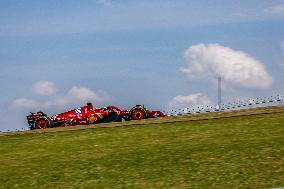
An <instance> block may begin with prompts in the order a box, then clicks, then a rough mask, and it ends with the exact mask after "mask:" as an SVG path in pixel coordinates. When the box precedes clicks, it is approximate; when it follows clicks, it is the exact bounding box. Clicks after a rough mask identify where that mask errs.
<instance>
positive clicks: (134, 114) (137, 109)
mask: <svg viewBox="0 0 284 189" xmlns="http://www.w3.org/2000/svg"><path fill="white" fill-rule="evenodd" d="M129 113H130V117H131V119H132V120H141V119H147V118H148V114H147V109H146V108H145V107H144V106H140V105H137V106H134V107H133V108H132V109H131V110H130V112H129Z"/></svg>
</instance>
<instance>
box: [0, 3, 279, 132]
mask: <svg viewBox="0 0 284 189" xmlns="http://www.w3.org/2000/svg"><path fill="white" fill-rule="evenodd" d="M0 58H1V59H0V85H1V93H0V97H1V98H0V107H1V110H0V113H1V114H2V117H1V119H0V129H1V130H4V129H5V130H7V129H15V128H22V127H24V126H25V125H26V122H25V117H24V116H25V115H26V114H27V113H28V112H29V111H36V110H39V109H40V110H44V111H46V112H47V113H48V114H53V113H56V112H61V111H64V110H66V109H67V108H71V107H76V106H78V105H80V104H82V103H84V102H85V101H87V100H93V101H94V104H95V105H97V106H105V105H108V104H115V105H118V106H121V107H123V108H129V107H131V106H133V105H135V104H136V103H143V104H146V105H147V106H148V107H151V108H157V109H167V108H172V107H169V106H173V107H181V106H182V105H184V106H191V105H196V104H201V105H202V104H204V105H206V104H212V105H214V104H215V103H216V98H217V94H216V82H215V79H214V78H215V76H216V73H217V72H218V73H219V74H221V75H222V76H223V77H224V79H223V80H224V89H223V96H224V101H225V100H226V99H234V98H236V99H237V98H243V97H247V98H250V97H258V96H270V95H276V94H283V93H284V87H283V82H284V75H283V71H284V66H283V65H284V1H283V0H274V1H272V0H250V1H233V0H232V1H228V0H213V1H205V0H199V1H185V0H184V1H182V0H179V1H167V0H163V1H161V0H157V1H146V0H145V1H143V0H140V1H127V0H125V1H123V0H117V1H115V0H85V1H75V0H74V1H72V0H68V1H58V0H56V1H55V0H54V1H52V0H51V1H29V0H27V1H20V0H18V1H17V0H9V1H8V0H7V1H4V0H0ZM231 63H232V64H231ZM183 68H185V69H184V70H187V72H186V71H183ZM217 68H218V69H217ZM248 70H253V71H251V72H250V71H248ZM231 72H232V73H234V74H227V73H231ZM192 76H195V77H192ZM238 78H243V79H241V80H238ZM259 83H261V84H263V87H261V85H260V84H259ZM43 86H45V88H44V87H43ZM39 90H42V91H41V92H40V91H39ZM78 94H81V96H78ZM83 97H84V98H83ZM56 103H57V104H56Z"/></svg>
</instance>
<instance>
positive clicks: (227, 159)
mask: <svg viewBox="0 0 284 189" xmlns="http://www.w3.org/2000/svg"><path fill="white" fill-rule="evenodd" d="M253 111H260V113H265V112H270V113H271V112H273V111H274V112H275V113H272V114H259V115H250V116H240V117H230V116H234V115H237V114H242V115H244V114H253ZM261 111H262V112H261ZM276 112H278V113H276ZM229 115H230V116H229ZM202 116H203V117H202ZM206 116H207V117H206ZM210 116H211V118H217V117H218V116H219V117H228V118H220V119H209V120H197V119H207V118H210ZM190 119H195V120H196V121H188V120H190ZM175 120H177V121H179V122H173V121H175ZM158 121H159V122H165V123H159V124H158V123H155V122H157V121H155V120H149V121H148V122H147V121H146V122H144V124H147V125H135V126H128V127H118V128H117V127H110V126H111V125H110V124H107V125H105V126H107V127H110V128H97V129H93V128H92V127H90V128H89V127H84V129H82V130H76V131H75V130H65V131H64V132H53V131H54V130H50V131H52V132H42V133H41V132H36V133H25V134H21V135H15V134H14V135H11V136H2V137H0V154H1V158H0V187H1V188H270V187H279V186H282V187H283V186H284V108H283V107H282V108H279V107H278V108H267V109H260V110H249V111H248V110H246V111H245V112H242V111H240V112H233V113H232V112H231V113H216V114H208V115H200V116H193V117H192V116H184V117H176V118H175V117H169V118H165V119H162V120H158ZM151 122H152V123H151ZM130 123H136V122H129V123H127V124H130ZM123 124H125V123H123ZM116 126H120V125H116Z"/></svg>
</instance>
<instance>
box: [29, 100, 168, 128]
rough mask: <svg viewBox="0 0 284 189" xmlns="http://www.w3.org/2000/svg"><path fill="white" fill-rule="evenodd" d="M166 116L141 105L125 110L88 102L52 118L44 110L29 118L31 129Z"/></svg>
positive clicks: (32, 114)
mask: <svg viewBox="0 0 284 189" xmlns="http://www.w3.org/2000/svg"><path fill="white" fill-rule="evenodd" d="M164 116H166V114H164V113H162V112H161V111H149V110H147V109H146V108H144V106H141V105H136V106H135V107H133V108H132V109H131V110H123V109H120V108H118V107H116V106H107V107H103V108H94V107H93V105H92V104H91V103H88V104H87V105H86V106H82V107H79V108H76V109H73V110H70V111H67V112H64V113H60V114H56V115H53V116H51V117H50V118H49V117H48V116H47V115H46V114H44V113H43V112H37V113H31V114H30V115H28V116H27V120H28V123H29V126H30V128H31V129H43V128H48V127H66V126H74V125H88V124H95V123H102V122H113V121H128V120H131V119H136V120H139V119H145V118H154V117H164Z"/></svg>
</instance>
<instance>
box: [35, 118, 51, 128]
mask: <svg viewBox="0 0 284 189" xmlns="http://www.w3.org/2000/svg"><path fill="white" fill-rule="evenodd" d="M51 122H52V121H51V120H50V119H48V118H47V117H41V118H38V119H36V120H35V123H34V128H36V129H46V128H49V127H51V126H52V123H51Z"/></svg>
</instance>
